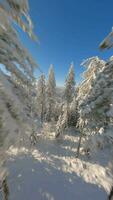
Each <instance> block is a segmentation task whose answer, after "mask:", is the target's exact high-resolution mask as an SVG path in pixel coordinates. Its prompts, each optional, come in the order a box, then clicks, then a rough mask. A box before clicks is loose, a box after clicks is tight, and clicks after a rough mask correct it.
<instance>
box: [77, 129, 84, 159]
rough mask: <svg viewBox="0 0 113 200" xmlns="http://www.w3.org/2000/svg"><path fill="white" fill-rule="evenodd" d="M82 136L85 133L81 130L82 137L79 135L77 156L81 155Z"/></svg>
mask: <svg viewBox="0 0 113 200" xmlns="http://www.w3.org/2000/svg"><path fill="white" fill-rule="evenodd" d="M82 137H83V133H82V131H81V133H80V137H79V142H78V147H77V155H76V158H78V157H79V155H80V146H81V141H82Z"/></svg>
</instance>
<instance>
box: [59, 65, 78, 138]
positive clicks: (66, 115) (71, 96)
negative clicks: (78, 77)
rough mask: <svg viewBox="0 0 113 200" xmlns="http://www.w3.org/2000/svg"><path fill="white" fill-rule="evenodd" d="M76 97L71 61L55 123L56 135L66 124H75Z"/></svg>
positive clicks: (61, 131) (62, 130)
mask: <svg viewBox="0 0 113 200" xmlns="http://www.w3.org/2000/svg"><path fill="white" fill-rule="evenodd" d="M76 98H77V90H75V73H74V65H73V63H72V64H71V65H70V69H69V74H68V77H67V79H66V83H65V89H64V97H63V102H62V107H61V112H60V115H59V118H58V122H57V125H56V136H57V137H58V136H59V135H60V134H62V133H63V132H64V130H65V129H66V128H67V127H68V126H76V123H77V116H78V114H77V101H76Z"/></svg>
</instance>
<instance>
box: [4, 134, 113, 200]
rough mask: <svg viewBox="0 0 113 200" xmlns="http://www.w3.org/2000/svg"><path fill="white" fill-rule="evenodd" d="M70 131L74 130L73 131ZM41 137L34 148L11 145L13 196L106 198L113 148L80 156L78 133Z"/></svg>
mask: <svg viewBox="0 0 113 200" xmlns="http://www.w3.org/2000/svg"><path fill="white" fill-rule="evenodd" d="M69 132H70V131H69ZM69 132H68V134H66V135H65V136H64V137H63V138H61V139H59V140H56V139H54V138H51V139H49V138H48V139H47V138H41V139H39V142H38V143H37V145H36V146H35V147H34V148H31V149H29V148H28V149H27V148H22V147H21V148H19V149H18V148H15V147H13V146H12V147H10V149H9V150H8V151H7V155H8V157H9V159H8V161H7V163H6V166H7V168H8V171H9V176H8V177H7V184H8V188H9V200H21V199H22V200H31V199H32V200H36V199H38V200H63V199H65V200H95V199H96V200H104V199H107V194H108V193H109V191H110V187H111V185H112V183H113V179H112V176H111V175H110V172H109V168H108V162H109V160H110V159H111V153H112V152H111V149H106V150H104V151H102V150H101V151H98V152H97V153H95V154H94V155H92V156H91V157H89V158H87V157H86V156H83V155H81V156H80V158H79V159H77V158H76V148H77V143H78V134H77V133H76V132H75V133H74V132H73V133H72V134H69Z"/></svg>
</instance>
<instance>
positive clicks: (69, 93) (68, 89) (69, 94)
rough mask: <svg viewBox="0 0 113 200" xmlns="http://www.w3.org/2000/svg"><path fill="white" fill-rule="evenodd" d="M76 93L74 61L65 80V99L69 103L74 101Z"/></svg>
mask: <svg viewBox="0 0 113 200" xmlns="http://www.w3.org/2000/svg"><path fill="white" fill-rule="evenodd" d="M74 95H75V74H74V64H73V63H72V64H71V66H70V69H69V74H68V76H67V79H66V81H65V91H64V99H65V101H66V103H67V104H69V103H71V102H72V101H73V97H74Z"/></svg>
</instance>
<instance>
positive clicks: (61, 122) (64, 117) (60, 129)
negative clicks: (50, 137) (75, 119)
mask: <svg viewBox="0 0 113 200" xmlns="http://www.w3.org/2000/svg"><path fill="white" fill-rule="evenodd" d="M67 127H68V110H67V105H66V104H64V103H63V104H62V108H61V113H60V116H59V118H58V122H57V124H56V138H58V137H59V136H60V135H63V133H64V131H65V129H66V128H67Z"/></svg>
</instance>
